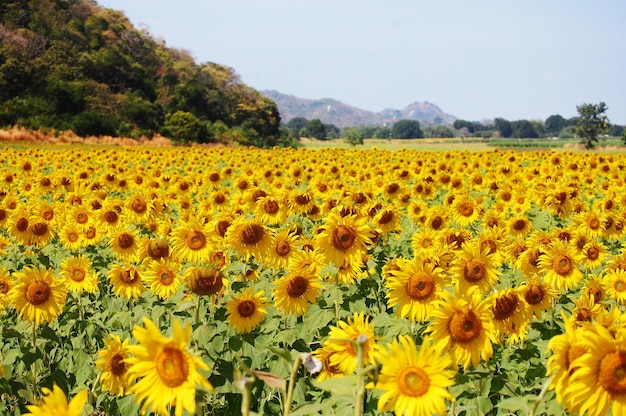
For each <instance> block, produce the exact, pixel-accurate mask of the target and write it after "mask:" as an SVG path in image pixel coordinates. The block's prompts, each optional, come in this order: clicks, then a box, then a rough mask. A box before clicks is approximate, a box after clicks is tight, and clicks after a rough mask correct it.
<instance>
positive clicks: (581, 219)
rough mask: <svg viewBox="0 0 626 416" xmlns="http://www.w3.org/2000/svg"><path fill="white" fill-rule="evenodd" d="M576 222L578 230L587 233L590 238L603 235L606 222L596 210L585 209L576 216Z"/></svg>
mask: <svg viewBox="0 0 626 416" xmlns="http://www.w3.org/2000/svg"><path fill="white" fill-rule="evenodd" d="M574 223H575V224H576V225H577V227H576V229H577V231H578V232H581V233H584V234H586V235H587V236H588V237H590V238H598V237H600V236H602V234H603V232H604V229H605V224H604V221H603V218H602V216H601V215H600V214H599V213H597V212H595V211H589V210H587V211H583V212H581V213H579V214H576V215H575V216H574Z"/></svg>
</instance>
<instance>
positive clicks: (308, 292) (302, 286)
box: [272, 270, 323, 316]
mask: <svg viewBox="0 0 626 416" xmlns="http://www.w3.org/2000/svg"><path fill="white" fill-rule="evenodd" d="M322 288H323V285H322V282H321V281H320V279H319V277H318V276H316V275H314V274H311V273H309V272H308V271H307V270H301V271H294V272H290V273H289V274H287V275H285V276H283V277H281V278H279V279H277V280H275V281H274V289H273V292H272V297H273V298H274V305H275V307H276V309H278V310H279V311H280V312H283V313H286V314H290V315H296V316H300V315H303V314H304V313H305V312H306V310H307V306H308V304H309V302H310V303H315V302H316V301H317V298H318V297H319V295H320V293H321V291H322Z"/></svg>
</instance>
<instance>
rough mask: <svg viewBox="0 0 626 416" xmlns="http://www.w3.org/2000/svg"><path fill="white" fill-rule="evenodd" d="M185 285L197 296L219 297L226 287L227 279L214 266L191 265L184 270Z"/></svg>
mask: <svg viewBox="0 0 626 416" xmlns="http://www.w3.org/2000/svg"><path fill="white" fill-rule="evenodd" d="M184 278H185V281H186V282H187V287H188V288H189V290H191V292H192V293H195V294H196V295H198V296H216V297H220V296H222V295H223V294H224V292H225V291H226V289H227V288H228V284H229V283H228V280H226V278H225V277H224V276H223V275H222V272H221V271H220V270H219V269H218V268H216V267H215V266H213V265H211V266H207V267H196V266H192V267H189V268H188V269H187V270H185V274H184Z"/></svg>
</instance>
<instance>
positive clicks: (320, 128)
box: [306, 118, 326, 140]
mask: <svg viewBox="0 0 626 416" xmlns="http://www.w3.org/2000/svg"><path fill="white" fill-rule="evenodd" d="M306 134H307V136H309V137H312V138H314V139H319V140H325V139H326V126H324V124H323V123H322V122H321V121H320V119H319V118H314V119H313V120H309V122H308V123H307V124H306Z"/></svg>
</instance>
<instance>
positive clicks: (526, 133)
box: [283, 103, 626, 141]
mask: <svg viewBox="0 0 626 416" xmlns="http://www.w3.org/2000/svg"><path fill="white" fill-rule="evenodd" d="M601 104H603V103H601ZM589 105H590V104H589ZM589 105H582V106H579V107H577V108H578V109H579V111H581V110H580V109H585V108H586V107H585V106H589ZM605 109H606V108H605V107H601V108H600V110H602V112H603V111H604V110H605ZM596 110H598V109H596ZM586 111H589V110H586ZM581 117H584V115H583V114H581V115H580V116H579V117H572V118H569V119H567V118H564V117H563V116H561V115H559V114H555V115H551V116H550V117H548V118H547V119H546V120H545V121H537V120H515V121H509V120H506V119H504V118H501V117H499V118H496V119H494V120H493V121H492V122H490V123H487V124H482V123H480V122H475V121H468V120H456V121H455V122H454V123H453V124H452V125H451V126H447V125H443V124H434V125H424V126H422V125H420V123H419V121H416V120H398V121H397V122H395V123H394V124H392V125H391V126H354V127H346V128H343V129H340V128H339V127H337V126H335V125H333V124H324V123H322V122H321V121H320V120H319V119H312V120H307V119H306V118H304V117H295V118H292V119H291V120H289V122H287V123H285V125H284V126H283V130H284V133H283V134H284V135H286V136H287V137H289V138H290V139H291V140H298V139H300V138H302V137H308V138H314V139H318V140H332V139H336V138H340V137H346V134H347V132H349V131H353V130H357V131H358V132H359V133H360V135H361V137H363V138H373V139H419V138H425V137H442V138H446V137H447V138H451V137H475V138H520V139H534V138H553V137H558V138H562V139H563V138H565V139H568V138H574V137H581V138H582V135H581V130H580V128H579V120H580V119H581ZM605 122H606V129H604V130H601V133H602V134H607V135H609V136H612V137H620V136H622V135H623V134H626V133H624V132H625V130H624V126H619V125H616V124H610V123H608V121H606V120H605ZM352 136H353V137H355V136H354V133H352ZM353 141H354V140H353Z"/></svg>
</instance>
